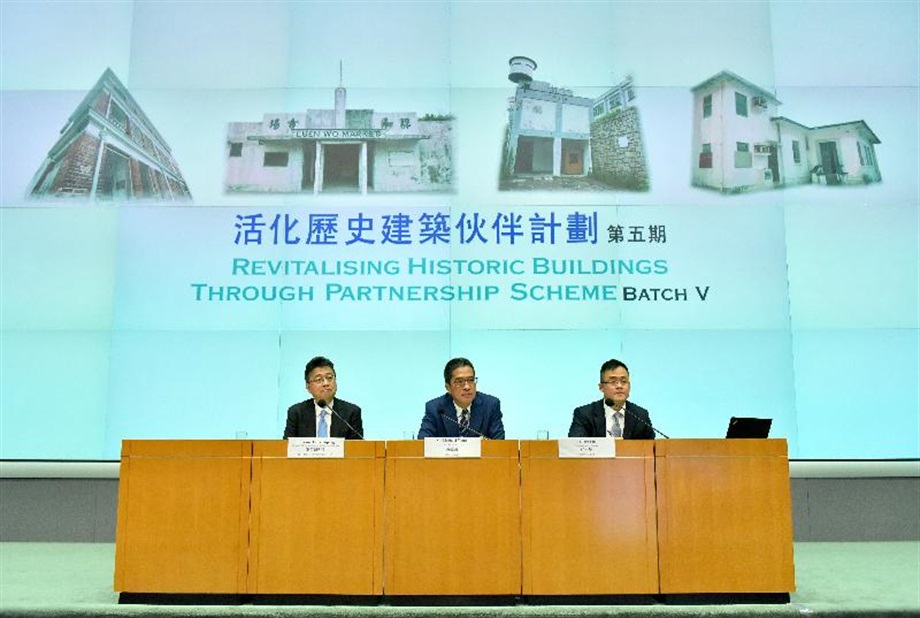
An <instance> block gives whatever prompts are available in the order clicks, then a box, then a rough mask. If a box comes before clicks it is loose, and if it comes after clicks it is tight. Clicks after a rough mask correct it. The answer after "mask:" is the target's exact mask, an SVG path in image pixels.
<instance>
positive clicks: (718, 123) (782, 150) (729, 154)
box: [692, 71, 882, 193]
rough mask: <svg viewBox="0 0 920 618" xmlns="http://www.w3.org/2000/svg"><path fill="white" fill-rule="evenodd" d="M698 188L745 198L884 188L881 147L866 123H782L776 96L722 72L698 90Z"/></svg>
mask: <svg viewBox="0 0 920 618" xmlns="http://www.w3.org/2000/svg"><path fill="white" fill-rule="evenodd" d="M692 92H693V160H692V165H693V174H692V184H693V186H695V187H707V188H712V189H718V190H720V191H723V192H725V193H739V192H742V191H750V190H755V189H768V188H778V187H783V186H790V185H801V184H807V183H819V184H827V185H854V184H855V185H862V184H870V183H873V182H880V181H881V180H882V174H881V172H880V171H879V167H878V162H877V160H876V158H875V145H876V144H880V143H881V141H880V140H879V139H878V137H876V135H875V133H873V132H872V129H870V128H869V125H868V124H866V122H865V121H863V120H854V121H851V122H842V123H837V124H828V125H823V126H818V127H808V126H805V125H803V124H800V123H798V122H795V121H794V120H790V119H789V118H786V117H784V116H778V115H776V111H777V109H778V108H779V106H780V105H781V104H782V103H781V102H780V101H779V100H778V99H777V98H776V97H775V96H773V94H772V93H770V92H768V91H767V90H765V89H763V88H761V87H759V86H757V85H755V84H752V83H751V82H749V81H747V80H745V79H742V78H741V77H738V76H737V75H735V74H734V73H731V72H729V71H722V72H720V73H718V74H716V75H714V76H713V77H710V78H709V79H707V80H706V81H704V82H703V83H701V84H699V85H698V86H696V87H694V88H693V89H692Z"/></svg>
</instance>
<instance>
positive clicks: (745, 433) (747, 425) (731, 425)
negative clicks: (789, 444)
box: [725, 416, 773, 438]
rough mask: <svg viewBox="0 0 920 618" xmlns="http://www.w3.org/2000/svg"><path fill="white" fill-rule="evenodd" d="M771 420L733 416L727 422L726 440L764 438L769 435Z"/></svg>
mask: <svg viewBox="0 0 920 618" xmlns="http://www.w3.org/2000/svg"><path fill="white" fill-rule="evenodd" d="M772 424H773V419H772V418H753V417H750V416H733V417H731V420H729V421H728V431H727V432H726V433H725V437H726V438H766V437H767V436H769V435H770V425H772Z"/></svg>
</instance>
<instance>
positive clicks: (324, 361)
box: [303, 356, 335, 382]
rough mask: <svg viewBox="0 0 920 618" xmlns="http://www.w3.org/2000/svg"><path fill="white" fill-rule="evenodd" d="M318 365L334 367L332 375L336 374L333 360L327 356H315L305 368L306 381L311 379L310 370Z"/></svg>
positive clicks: (304, 376)
mask: <svg viewBox="0 0 920 618" xmlns="http://www.w3.org/2000/svg"><path fill="white" fill-rule="evenodd" d="M317 367H329V369H332V375H335V365H333V364H332V361H331V360H329V359H328V358H326V357H325V356H314V357H313V358H311V359H310V362H308V363H307V366H306V368H305V369H304V370H303V379H304V382H309V381H310V372H311V371H313V370H314V369H316V368H317Z"/></svg>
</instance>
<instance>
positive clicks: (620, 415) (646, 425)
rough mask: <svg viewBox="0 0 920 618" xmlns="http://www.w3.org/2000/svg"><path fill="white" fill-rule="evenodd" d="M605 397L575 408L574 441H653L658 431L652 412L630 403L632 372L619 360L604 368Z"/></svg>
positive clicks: (602, 376) (603, 385) (602, 390)
mask: <svg viewBox="0 0 920 618" xmlns="http://www.w3.org/2000/svg"><path fill="white" fill-rule="evenodd" d="M597 387H598V389H600V391H601V393H603V394H604V397H603V398H602V399H600V400H598V401H595V402H593V403H589V404H586V405H583V406H580V407H578V408H575V413H574V414H573V415H572V426H571V427H569V437H570V438H604V437H608V438H609V437H613V438H624V439H627V440H653V439H654V438H655V430H654V429H652V421H651V419H649V415H648V410H646V409H645V408H643V407H641V406H637V405H636V404H634V403H632V402H631V401H627V400H626V399H627V398H628V397H629V369H627V367H626V365H624V364H623V363H622V362H620V361H618V360H617V359H615V358H612V359H610V360H609V361H607V362H606V363H604V364H603V365H601V381H600V384H598V385H597Z"/></svg>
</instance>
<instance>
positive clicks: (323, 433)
mask: <svg viewBox="0 0 920 618" xmlns="http://www.w3.org/2000/svg"><path fill="white" fill-rule="evenodd" d="M316 437H317V438H328V437H329V425H328V424H327V423H326V411H325V410H320V411H319V423H317V425H316Z"/></svg>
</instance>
